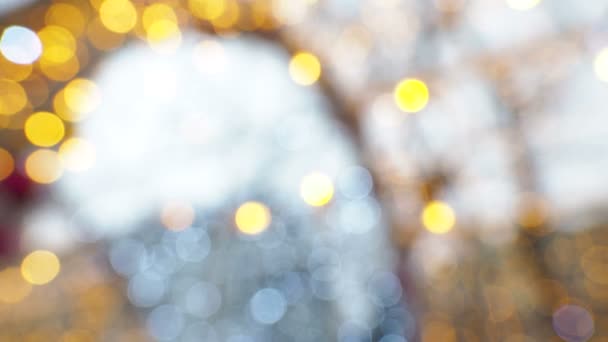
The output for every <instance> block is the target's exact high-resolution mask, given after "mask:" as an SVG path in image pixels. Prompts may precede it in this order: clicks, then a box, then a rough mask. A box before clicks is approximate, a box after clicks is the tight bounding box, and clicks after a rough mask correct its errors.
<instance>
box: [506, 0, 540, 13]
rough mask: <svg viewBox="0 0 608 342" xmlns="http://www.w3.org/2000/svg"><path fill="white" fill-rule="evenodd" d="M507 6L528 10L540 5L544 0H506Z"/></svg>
mask: <svg viewBox="0 0 608 342" xmlns="http://www.w3.org/2000/svg"><path fill="white" fill-rule="evenodd" d="M506 1H507V6H509V7H510V8H512V9H514V10H518V11H527V10H530V9H533V8H534V7H536V6H538V5H539V4H540V3H541V1H542V0H506Z"/></svg>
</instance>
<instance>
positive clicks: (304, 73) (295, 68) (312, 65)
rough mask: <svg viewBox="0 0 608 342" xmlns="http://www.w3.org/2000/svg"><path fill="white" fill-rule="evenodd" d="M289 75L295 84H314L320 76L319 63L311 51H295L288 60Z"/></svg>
mask: <svg viewBox="0 0 608 342" xmlns="http://www.w3.org/2000/svg"><path fill="white" fill-rule="evenodd" d="M289 75H291V78H292V79H293V81H294V82H296V83H297V84H300V85H304V86H307V85H311V84H314V83H315V82H317V81H318V80H319V77H321V63H320V62H319V59H318V58H317V57H316V56H315V55H313V54H311V53H308V52H300V53H297V54H296V55H295V56H293V57H292V58H291V61H290V62H289Z"/></svg>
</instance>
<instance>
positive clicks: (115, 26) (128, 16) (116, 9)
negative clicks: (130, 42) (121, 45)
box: [99, 0, 137, 33]
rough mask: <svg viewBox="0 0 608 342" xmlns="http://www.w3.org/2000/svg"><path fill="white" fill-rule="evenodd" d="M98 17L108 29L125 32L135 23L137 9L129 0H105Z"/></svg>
mask: <svg viewBox="0 0 608 342" xmlns="http://www.w3.org/2000/svg"><path fill="white" fill-rule="evenodd" d="M99 17H100V19H101V22H102V23H103V25H104V26H105V27H106V28H107V29H108V30H110V31H112V32H116V33H127V32H129V31H131V30H132V29H133V28H134V27H135V24H137V10H136V9H135V6H134V5H133V3H132V2H131V1H129V0H105V1H104V2H103V3H102V4H101V7H100V8H99Z"/></svg>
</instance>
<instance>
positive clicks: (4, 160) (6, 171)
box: [0, 148, 15, 181]
mask: <svg viewBox="0 0 608 342" xmlns="http://www.w3.org/2000/svg"><path fill="white" fill-rule="evenodd" d="M14 170H15V160H14V159H13V156H12V155H11V153H10V152H9V151H7V150H5V149H3V148H0V181H3V180H5V179H6V178H7V177H8V176H10V175H11V173H13V171H14Z"/></svg>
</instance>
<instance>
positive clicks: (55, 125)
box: [24, 112, 65, 147]
mask: <svg viewBox="0 0 608 342" xmlns="http://www.w3.org/2000/svg"><path fill="white" fill-rule="evenodd" d="M24 131H25V136H26V137H27V139H28V140H29V141H30V142H31V143H32V144H34V145H36V146H40V147H50V146H53V145H56V144H57V143H58V142H60V141H61V139H63V137H64V135H65V127H64V125H63V121H61V119H60V118H59V117H58V116H57V115H55V114H52V113H48V112H38V113H35V114H33V115H32V116H30V117H29V118H28V119H27V121H26V122H25V128H24Z"/></svg>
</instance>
